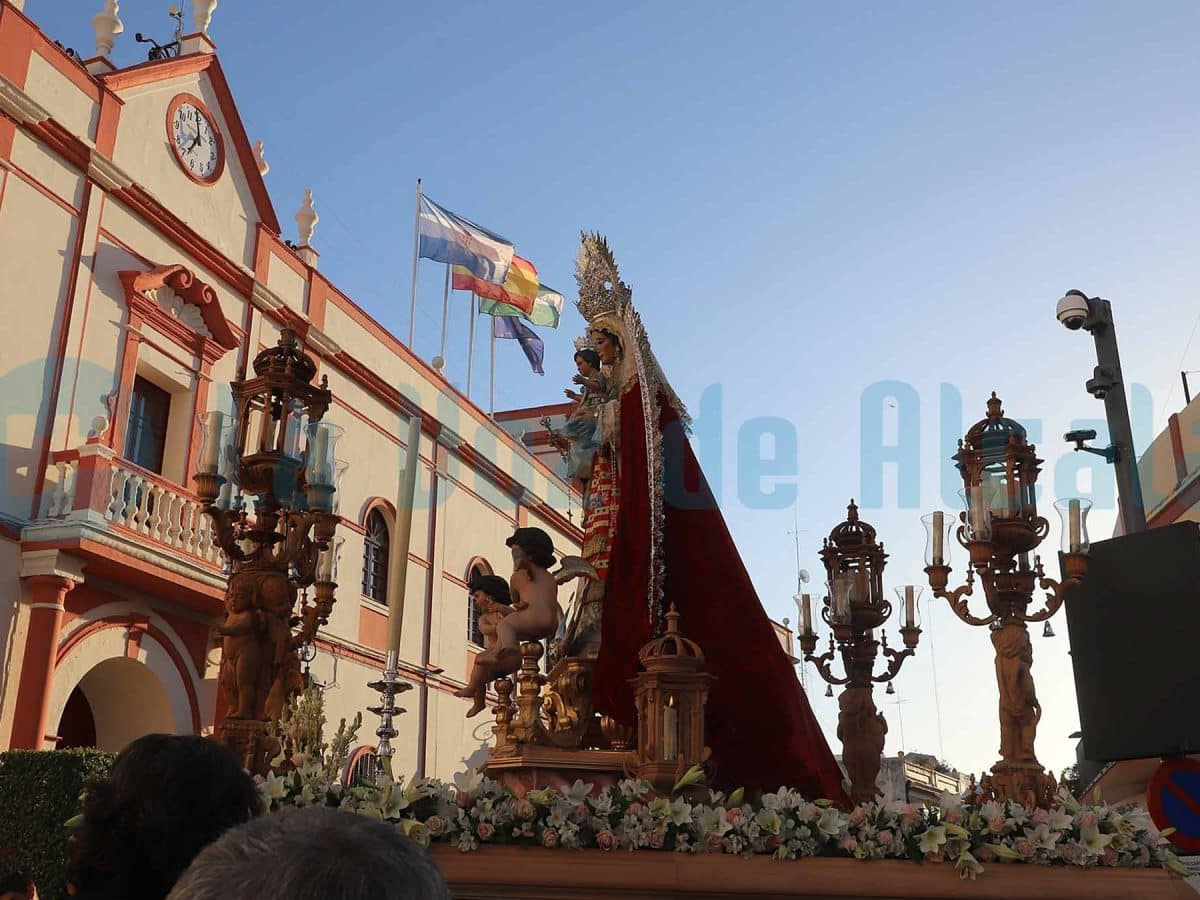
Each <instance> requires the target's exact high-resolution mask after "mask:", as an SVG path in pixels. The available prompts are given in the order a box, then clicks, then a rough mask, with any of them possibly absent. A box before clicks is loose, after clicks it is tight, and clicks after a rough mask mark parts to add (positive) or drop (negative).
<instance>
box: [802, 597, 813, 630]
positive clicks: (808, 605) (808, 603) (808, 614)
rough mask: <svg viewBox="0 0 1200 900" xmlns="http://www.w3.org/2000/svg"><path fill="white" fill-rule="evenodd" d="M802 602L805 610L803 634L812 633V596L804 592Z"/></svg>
mask: <svg viewBox="0 0 1200 900" xmlns="http://www.w3.org/2000/svg"><path fill="white" fill-rule="evenodd" d="M801 602H802V603H803V608H804V612H803V621H804V631H803V632H801V633H802V634H812V597H811V596H810V595H809V594H802V595H801Z"/></svg>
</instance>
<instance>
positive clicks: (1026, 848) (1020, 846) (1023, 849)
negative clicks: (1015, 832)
mask: <svg viewBox="0 0 1200 900" xmlns="http://www.w3.org/2000/svg"><path fill="white" fill-rule="evenodd" d="M1013 850H1015V851H1016V854H1017V856H1019V857H1021V859H1033V857H1034V856H1036V855H1037V847H1035V846H1033V841H1031V840H1029V838H1024V837H1019V838H1017V839H1016V840H1015V841H1013Z"/></svg>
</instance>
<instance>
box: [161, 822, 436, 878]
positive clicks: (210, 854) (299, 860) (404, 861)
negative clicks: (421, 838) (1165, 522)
mask: <svg viewBox="0 0 1200 900" xmlns="http://www.w3.org/2000/svg"><path fill="white" fill-rule="evenodd" d="M171 897H172V898H177V900H251V898H253V900H260V898H272V897H286V898H288V900H310V898H311V900H318V898H319V900H325V898H330V897H338V898H342V900H360V898H361V900H367V898H370V900H450V891H449V890H448V889H447V887H446V881H445V879H444V878H443V877H442V873H441V872H440V871H439V870H438V867H437V865H436V864H435V863H434V862H433V860H432V859H430V857H429V855H428V854H427V853H426V852H425V851H424V849H422V847H421V846H420V845H419V844H417V843H416V842H414V841H412V840H409V839H408V838H407V837H405V836H404V832H403V831H402V830H401V829H400V828H398V827H397V826H396V825H394V824H392V823H388V822H380V821H378V820H375V819H368V818H366V817H365V816H360V815H358V814H357V813H352V812H346V811H343V810H340V809H330V808H328V807H323V806H315V807H309V808H307V809H296V808H294V807H293V808H289V809H283V810H280V811H279V812H277V813H272V814H271V815H269V816H263V817H262V818H260V819H255V820H254V821H253V822H249V823H247V824H245V825H242V826H241V827H240V828H234V829H232V830H230V831H228V832H226V833H225V834H224V835H223V836H222V837H221V839H220V840H218V841H217V842H216V843H214V844H213V845H212V846H210V847H208V848H207V849H206V850H205V851H204V852H203V853H201V854H200V855H199V856H197V857H196V861H195V862H194V863H192V865H191V867H190V868H189V869H188V870H187V872H185V873H184V874H183V877H182V878H180V879H179V883H178V884H177V885H176V886H175V890H173V891H172V892H171Z"/></svg>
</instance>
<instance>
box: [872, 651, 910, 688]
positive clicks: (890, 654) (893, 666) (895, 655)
mask: <svg viewBox="0 0 1200 900" xmlns="http://www.w3.org/2000/svg"><path fill="white" fill-rule="evenodd" d="M916 652H917V648H916V647H905V648H904V649H903V650H895V649H893V648H891V647H884V648H883V655H884V656H885V657H887V659H888V660H889V662H888V666H887V669H886V670H884V671H883V672H882V673H881V674H879V675H872V676H871V680H872V681H874V682H875V683H876V684H883V683H884V682H885V681H891V680H892V679H893V678H895V677H896V676H897V675H899V674H900V667H901V666H903V665H904V661H905V660H906V659H908V658H909V657H910V656H912V655H913V654H914V653H916Z"/></svg>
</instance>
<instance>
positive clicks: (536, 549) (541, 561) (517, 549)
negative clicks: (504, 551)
mask: <svg viewBox="0 0 1200 900" xmlns="http://www.w3.org/2000/svg"><path fill="white" fill-rule="evenodd" d="M504 543H505V545H506V546H508V547H511V548H512V556H513V565H520V564H521V563H522V562H524V561H525V560H529V561H530V562H532V563H533V564H534V565H535V566H541V567H542V568H543V569H549V568H550V567H551V566H552V565H554V562H555V560H554V542H553V541H552V540H550V535H548V534H546V532H544V531H542V529H540V528H518V529H517V530H516V531H514V532H513V535H512V537H510V538H509V539H508V540H507V541H505V542H504Z"/></svg>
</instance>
